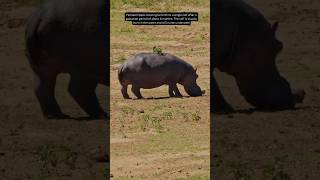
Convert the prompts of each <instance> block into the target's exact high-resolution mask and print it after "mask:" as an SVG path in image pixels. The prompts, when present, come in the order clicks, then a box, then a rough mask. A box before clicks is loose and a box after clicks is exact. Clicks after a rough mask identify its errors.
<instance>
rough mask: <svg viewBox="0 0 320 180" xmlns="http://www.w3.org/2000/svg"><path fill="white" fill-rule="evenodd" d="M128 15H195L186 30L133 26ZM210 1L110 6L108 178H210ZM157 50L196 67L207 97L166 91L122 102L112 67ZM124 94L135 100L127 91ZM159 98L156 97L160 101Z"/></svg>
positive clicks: (137, 1)
mask: <svg viewBox="0 0 320 180" xmlns="http://www.w3.org/2000/svg"><path fill="white" fill-rule="evenodd" d="M129 11H135V12H136V11H157V12H159V11H161V12H167V11H196V12H198V13H199V22H193V23H192V25H191V26H132V25H131V22H125V21H124V13H125V12H129ZM209 30H210V29H209V1H206V0H198V1H196V0H195V1H169V0H168V1H161V2H158V1H145V0H134V1H133V0H132V1H130V0H128V1H124V0H122V1H116V0H112V1H111V36H110V37H111V62H110V63H111V89H110V92H111V162H110V163H111V174H112V178H113V179H117V180H120V179H209V154H210V152H209V151H210V149H209V148H210V146H209V144H210V143H209V138H210V134H209V133H210V132H209V126H210V122H209V119H210V117H209V99H210V97H209V93H208V92H209V91H210V89H209V88H210V79H209V78H210V77H209V68H210V58H209V56H210V54H209V48H210V45H209V38H210V37H209ZM154 46H159V47H161V49H162V50H163V51H164V52H168V53H172V54H175V55H177V56H178V57H180V58H182V59H184V60H186V61H187V62H189V63H191V64H192V65H193V66H196V67H197V68H198V74H199V79H198V84H199V85H200V87H201V88H202V89H204V90H206V92H207V94H206V95H205V96H202V97H195V98H191V97H187V94H186V93H185V92H184V90H183V87H181V86H179V89H180V91H181V93H182V94H183V95H184V96H185V97H183V98H166V97H168V96H169V95H168V94H167V91H168V90H167V88H168V87H167V86H162V87H160V88H156V89H151V90H142V91H141V92H142V95H143V96H144V97H146V98H147V99H143V100H135V99H133V100H125V99H123V98H122V94H121V92H120V84H119V82H118V78H117V68H118V66H119V65H120V64H121V63H122V62H123V61H125V60H126V59H127V58H128V57H129V56H131V55H134V54H137V53H140V52H152V48H153V47H154ZM129 95H130V96H131V97H134V96H133V94H132V93H131V92H130V88H129ZM159 97H160V98H159Z"/></svg>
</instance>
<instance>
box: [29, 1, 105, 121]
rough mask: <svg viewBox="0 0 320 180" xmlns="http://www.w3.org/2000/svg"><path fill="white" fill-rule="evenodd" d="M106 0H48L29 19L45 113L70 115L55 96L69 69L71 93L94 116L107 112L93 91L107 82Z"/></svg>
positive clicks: (33, 65) (32, 54) (31, 51)
mask: <svg viewBox="0 0 320 180" xmlns="http://www.w3.org/2000/svg"><path fill="white" fill-rule="evenodd" d="M107 8H108V7H107V1H105V0H67V1H61V0H46V1H44V2H43V3H42V5H41V6H40V7H39V8H38V9H36V11H35V12H34V13H33V14H32V16H31V17H30V18H29V21H28V26H27V29H26V34H25V37H26V54H27V57H28V59H29V62H30V65H31V68H32V70H33V72H34V74H35V79H36V86H35V94H36V97H37V99H38V101H39V103H40V106H41V109H42V112H43V114H44V115H45V116H46V117H49V118H66V117H68V116H67V115H65V114H63V113H62V111H61V109H60V107H59V105H58V103H57V101H56V99H55V95H54V88H55V84H56V77H57V75H58V74H60V73H69V74H70V75H71V80H70V83H69V93H70V94H71V96H72V97H73V98H74V99H75V101H76V102H77V103H78V104H79V105H80V106H81V108H82V109H83V110H84V111H85V112H86V113H88V114H89V115H90V117H93V118H102V117H105V116H106V113H105V112H104V111H103V109H102V108H101V106H100V105H99V102H98V99H97V96H96V94H95V89H96V87H97V85H98V83H100V84H103V85H108V84H109V74H108V67H107V65H108V55H107V45H108V39H107V36H108V35H109V34H108V31H107V21H108V18H107Z"/></svg>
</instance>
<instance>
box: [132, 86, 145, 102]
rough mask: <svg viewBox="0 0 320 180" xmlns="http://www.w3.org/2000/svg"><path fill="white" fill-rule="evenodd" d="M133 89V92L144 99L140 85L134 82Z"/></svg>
mask: <svg viewBox="0 0 320 180" xmlns="http://www.w3.org/2000/svg"><path fill="white" fill-rule="evenodd" d="M131 91H132V92H133V94H134V95H135V96H136V97H137V98H138V99H142V98H143V97H142V95H141V93H140V87H138V86H135V85H133V84H132V88H131Z"/></svg>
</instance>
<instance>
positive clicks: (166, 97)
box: [132, 96, 191, 100]
mask: <svg viewBox="0 0 320 180" xmlns="http://www.w3.org/2000/svg"><path fill="white" fill-rule="evenodd" d="M190 97H191V96H182V97H170V96H162V97H147V98H142V99H137V98H134V99H132V100H160V99H171V98H179V99H181V98H190Z"/></svg>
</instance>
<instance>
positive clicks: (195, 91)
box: [181, 68, 205, 97]
mask: <svg viewBox="0 0 320 180" xmlns="http://www.w3.org/2000/svg"><path fill="white" fill-rule="evenodd" d="M197 79H198V74H197V69H193V68H190V69H189V70H188V71H187V73H186V74H185V76H184V78H183V80H182V83H181V84H182V85H183V87H184V90H185V91H186V92H187V93H188V94H189V95H190V96H194V97H195V96H202V94H204V93H205V91H204V90H203V91H202V90H201V88H200V87H199V86H198V84H197Z"/></svg>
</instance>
